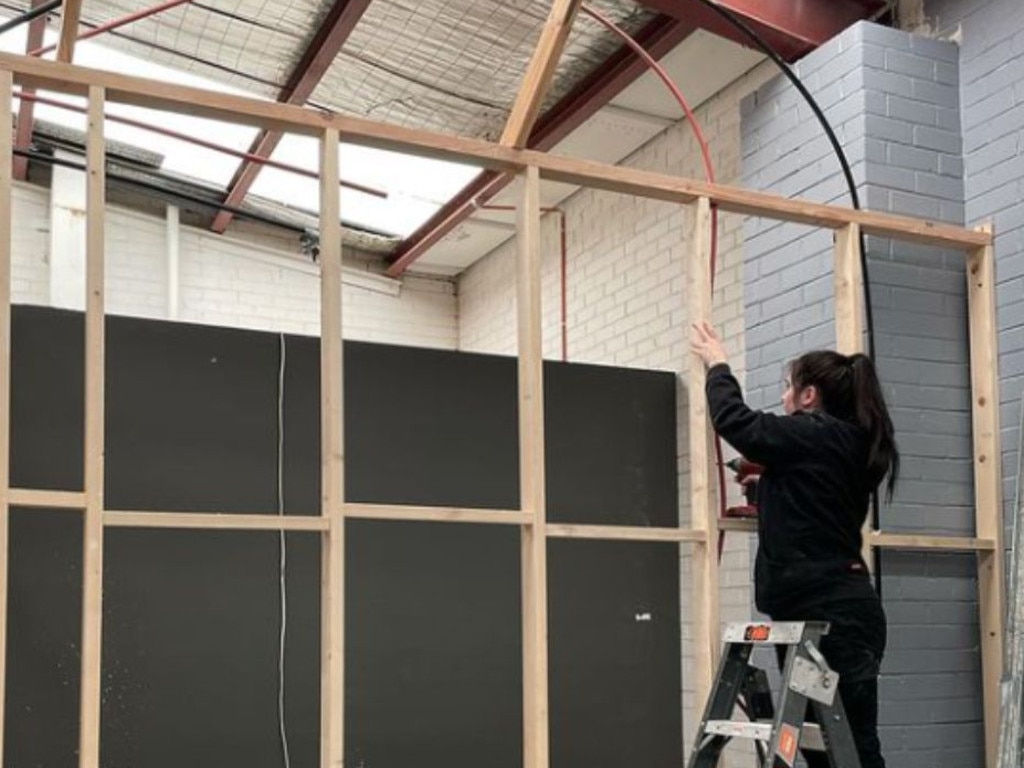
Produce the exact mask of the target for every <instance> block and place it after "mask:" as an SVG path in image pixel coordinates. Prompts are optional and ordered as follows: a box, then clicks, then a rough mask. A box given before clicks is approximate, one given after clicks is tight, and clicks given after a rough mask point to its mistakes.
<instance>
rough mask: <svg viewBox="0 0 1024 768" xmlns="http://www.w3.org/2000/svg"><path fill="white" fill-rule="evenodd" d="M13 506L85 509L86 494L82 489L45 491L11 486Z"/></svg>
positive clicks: (10, 497) (11, 502)
mask: <svg viewBox="0 0 1024 768" xmlns="http://www.w3.org/2000/svg"><path fill="white" fill-rule="evenodd" d="M8 498H9V499H10V504H11V506H12V507H43V508H46V509H77V510H79V511H81V510H83V509H85V494H84V493H83V492H81V491H45V490H36V489H34V488H11V493H10V496H9V497H8Z"/></svg>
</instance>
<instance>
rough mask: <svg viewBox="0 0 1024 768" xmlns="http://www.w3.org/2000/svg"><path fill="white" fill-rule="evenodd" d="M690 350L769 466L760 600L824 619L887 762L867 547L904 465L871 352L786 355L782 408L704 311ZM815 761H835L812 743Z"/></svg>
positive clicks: (865, 758) (727, 434) (712, 402)
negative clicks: (732, 357)
mask: <svg viewBox="0 0 1024 768" xmlns="http://www.w3.org/2000/svg"><path fill="white" fill-rule="evenodd" d="M692 348H693V351H694V352H696V353H697V354H698V355H700V357H701V358H702V359H703V361H704V364H705V366H706V367H707V384H706V389H707V398H708V407H709V410H710V414H711V420H712V422H713V424H714V426H715V431H716V432H718V434H719V435H721V437H722V438H723V439H724V440H725V441H726V442H727V443H729V444H730V445H731V446H732V447H733V448H735V449H736V450H737V451H739V452H740V454H742V455H743V456H744V457H745V458H746V459H749V460H750V461H753V462H756V463H757V464H760V465H762V466H763V467H764V468H765V471H764V473H763V474H762V475H761V479H760V482H759V484H758V489H757V501H758V504H757V506H758V548H757V558H756V561H755V566H754V586H755V598H756V604H757V608H758V610H760V611H762V612H764V613H766V614H768V615H769V616H770V617H771V618H772V619H773V620H774V621H827V622H829V624H830V625H831V628H830V631H829V634H828V635H827V636H826V637H825V638H824V639H823V640H822V644H821V651H822V653H823V654H824V656H825V658H826V659H827V661H828V663H829V666H831V667H832V668H833V669H834V670H835V671H836V672H838V673H839V676H840V678H839V693H840V696H841V697H842V701H843V706H844V707H845V709H846V713H847V718H848V719H849V722H850V728H851V730H852V731H853V737H854V740H855V742H856V744H857V751H858V753H859V755H860V762H861V766H863V768H884V766H885V760H884V759H883V758H882V753H881V747H880V745H879V741H878V673H879V666H880V664H881V661H882V654H883V652H884V650H885V634H886V626H885V613H884V612H883V610H882V605H881V601H880V600H879V599H878V596H877V594H876V593H875V590H874V589H873V588H872V586H871V580H870V575H869V573H868V569H867V565H866V564H865V563H864V560H863V559H862V557H861V529H862V527H863V525H864V521H865V518H866V516H867V510H868V502H869V500H870V497H871V494H872V493H873V492H874V491H875V490H876V489H877V488H878V486H879V485H880V484H881V483H882V481H883V480H884V479H885V478H886V477H888V482H887V491H888V496H889V498H891V497H892V491H893V488H894V486H895V483H896V476H897V474H898V473H899V451H898V450H897V448H896V443H895V440H894V438H893V426H892V420H891V419H890V418H889V413H888V409H887V408H886V405H885V399H884V397H883V395H882V389H881V386H880V385H879V382H878V376H877V374H876V373H875V367H874V364H873V363H872V362H871V359H870V358H868V357H866V356H865V355H850V356H846V355H841V354H839V353H837V352H830V351H817V352H808V353H806V354H804V355H802V356H800V357H798V358H797V359H796V360H794V361H793V362H791V363H790V364H789V366H788V371H787V373H788V375H787V380H786V391H785V393H784V394H783V396H782V405H783V409H784V410H785V413H786V415H785V416H778V415H775V414H771V413H763V412H761V411H755V410H752V409H751V408H749V407H748V406H747V405H746V403H745V402H744V401H743V393H742V391H741V390H740V386H739V383H738V382H737V381H736V379H735V378H734V377H733V375H732V372H731V371H730V369H729V364H728V360H727V357H726V354H725V350H724V349H723V347H722V344H721V341H720V340H719V338H718V334H717V333H716V332H715V329H714V328H713V327H712V326H711V325H710V324H708V323H702V324H700V325H695V326H694V333H693V343H692ZM805 757H807V758H809V760H808V763H809V765H810V766H811V768H817V766H819V765H820V766H827V765H828V761H827V759H826V758H825V756H824V755H823V754H821V753H817V754H807V755H805Z"/></svg>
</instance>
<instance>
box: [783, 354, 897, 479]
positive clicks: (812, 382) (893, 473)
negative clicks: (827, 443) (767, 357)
mask: <svg viewBox="0 0 1024 768" xmlns="http://www.w3.org/2000/svg"><path fill="white" fill-rule="evenodd" d="M790 376H791V377H792V380H793V386H794V387H796V388H797V389H798V390H799V389H803V388H804V387H808V386H814V387H816V388H817V390H818V393H819V395H820V397H821V407H822V409H823V410H824V411H825V412H826V413H829V414H831V415H832V416H835V417H836V418H837V419H843V420H844V421H851V422H854V423H856V424H859V425H860V426H861V427H863V428H864V429H865V430H867V432H868V436H869V446H868V460H867V467H866V469H867V472H868V478H869V480H870V482H871V483H872V487H874V486H877V485H878V484H880V483H881V482H882V480H883V479H885V477H886V475H888V481H887V483H886V495H887V498H889V499H892V493H893V490H894V489H895V487H896V478H897V476H898V475H899V471H900V453H899V450H898V449H897V447H896V438H895V430H894V429H893V426H892V419H891V418H889V409H888V408H887V407H886V405H885V396H884V395H883V394H882V385H881V384H880V383H879V381H878V374H877V373H876V372H875V364H874V363H873V362H871V358H870V357H868V356H867V355H861V354H854V355H850V356H849V357H847V356H846V355H841V354H839V353H838V352H832V351H830V350H819V351H815V352H807V353H806V354H804V355H801V356H800V357H798V358H797V359H796V360H794V361H793V362H792V363H791V364H790Z"/></svg>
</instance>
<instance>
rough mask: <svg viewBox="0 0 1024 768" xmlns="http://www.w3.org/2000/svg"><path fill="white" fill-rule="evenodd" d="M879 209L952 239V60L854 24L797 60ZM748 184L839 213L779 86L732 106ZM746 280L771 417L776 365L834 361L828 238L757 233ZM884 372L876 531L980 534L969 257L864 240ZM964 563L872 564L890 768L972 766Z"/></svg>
mask: <svg viewBox="0 0 1024 768" xmlns="http://www.w3.org/2000/svg"><path fill="white" fill-rule="evenodd" d="M798 74H799V75H800V77H801V79H802V80H803V81H804V82H805V84H806V85H807V87H808V88H809V90H810V91H811V92H812V93H813V94H815V96H816V98H818V99H819V100H820V102H821V104H822V107H823V108H824V109H825V112H826V116H827V117H828V119H829V121H830V123H832V125H833V127H834V128H835V129H836V132H837V134H838V136H839V139H840V141H841V143H842V144H843V146H844V149H845V151H846V153H847V156H848V158H849V161H850V164H851V167H852V170H853V175H854V181H855V183H856V184H857V187H858V191H859V194H860V197H861V203H862V205H863V206H864V207H865V208H869V209H872V210H881V211H890V212H894V213H903V214H910V215H915V216H924V217H928V218H932V219H940V220H944V221H949V222H954V223H962V222H963V221H964V185H963V177H962V173H963V163H962V145H961V138H960V112H959V86H958V74H959V68H958V51H957V49H956V47H955V46H953V45H952V44H949V43H942V42H937V41H933V40H927V39H924V38H918V37H912V36H910V35H908V34H906V33H903V32H899V31H896V30H891V29H886V28H883V27H879V26H877V25H873V24H866V23H864V24H858V25H856V26H855V27H852V28H850V29H849V30H847V31H846V32H844V33H843V34H842V35H840V36H839V37H838V38H837V39H835V40H833V41H831V42H830V43H828V44H827V45H825V46H823V47H822V48H820V49H819V50H817V51H815V52H814V53H813V54H811V55H810V56H808V57H807V58H806V59H804V60H803V61H801V62H800V64H799V68H798ZM742 135H743V168H744V179H743V181H744V184H745V185H746V186H749V187H751V188H754V189H764V190H771V191H774V192H776V193H779V194H783V195H787V196H799V197H803V198H807V199H811V200H816V201H821V202H834V203H837V204H842V205H848V204H849V194H848V192H847V191H846V186H845V184H844V182H843V179H842V176H841V172H840V167H839V164H838V161H837V160H836V159H835V158H834V156H833V155H832V153H831V150H830V148H829V146H828V143H827V141H826V139H825V137H824V134H823V132H822V131H821V129H820V127H819V126H818V124H817V122H816V121H815V120H814V118H813V115H812V114H811V112H810V109H809V108H808V107H807V106H806V105H805V104H803V102H802V101H801V100H800V99H799V96H798V94H797V93H796V91H795V90H794V89H793V88H792V87H791V86H790V85H789V84H788V83H787V82H786V81H785V80H783V79H782V78H777V79H775V80H773V81H771V82H770V83H768V84H766V85H765V86H764V87H763V88H762V89H761V90H759V91H758V92H757V93H755V94H752V95H751V96H750V97H749V98H748V99H747V101H746V102H745V103H744V104H743V105H742ZM745 234H746V247H747V260H746V267H745V270H746V271H745V299H746V303H747V314H746V334H747V336H746V342H747V372H748V373H747V382H746V383H747V390H748V396H749V399H750V400H751V402H752V403H753V404H754V405H756V406H759V407H777V404H778V403H779V398H780V395H781V383H780V382H781V379H782V375H783V368H784V365H785V363H786V361H788V360H790V359H792V358H793V357H795V356H797V355H799V354H800V353H801V352H803V351H806V350H808V349H812V348H821V347H834V343H835V342H834V339H835V325H834V322H833V316H834V302H833V283H832V280H833V244H832V237H831V234H830V233H829V232H826V231H817V230H811V229H809V228H806V227H800V226H795V225H789V224H778V223H776V222H768V221H762V220H757V219H751V220H750V221H749V222H748V224H747V227H746V233H745ZM868 262H869V266H868V275H869V279H870V283H871V290H872V309H873V312H874V322H875V345H876V361H877V364H878V368H879V373H880V375H881V378H882V380H883V385H884V387H885V390H886V396H887V398H888V400H889V404H890V408H891V409H892V413H893V418H894V421H895V422H896V428H897V430H898V432H899V435H898V437H899V442H900V448H901V451H902V454H903V471H902V475H901V482H900V485H899V487H898V489H897V494H896V497H895V498H894V500H893V503H892V504H889V505H883V508H882V515H881V522H882V528H883V529H885V530H890V531H896V530H901V531H912V530H926V531H932V532H945V533H950V534H965V533H970V532H973V511H972V503H971V499H972V477H971V458H970V451H971V443H970V412H969V408H970V394H969V368H968V362H967V361H968V345H967V337H966V298H965V293H964V285H965V277H964V265H963V256H962V255H961V254H959V253H945V252H942V251H940V250H938V249H933V248H926V247H921V246H916V245H907V244H903V243H898V242H892V241H888V240H884V239H879V238H869V240H868ZM974 570H975V566H974V561H973V559H972V558H971V557H969V556H959V555H931V554H911V553H900V552H892V551H887V552H885V553H883V555H882V589H883V597H884V600H885V606H886V612H887V613H888V616H889V623H890V636H889V646H888V652H887V656H886V661H885V665H884V667H883V678H882V685H881V708H880V709H881V711H880V719H881V722H882V738H883V745H884V748H885V751H886V756H887V759H888V760H889V762H890V764H898V765H900V767H901V768H916V766H922V768H923V767H924V766H931V765H933V764H935V763H937V762H940V761H941V762H949V761H950V760H951V759H952V760H953V761H954V762H955V763H956V764H957V765H959V766H972V765H979V766H980V765H981V763H982V759H983V757H982V752H983V744H982V737H983V734H982V727H981V703H980V701H981V698H980V675H979V671H980V662H979V656H978V630H977V603H976V584H975V575H974Z"/></svg>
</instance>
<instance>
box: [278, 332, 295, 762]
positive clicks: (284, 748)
mask: <svg viewBox="0 0 1024 768" xmlns="http://www.w3.org/2000/svg"><path fill="white" fill-rule="evenodd" d="M279 338H280V341H281V344H280V346H281V354H280V364H279V365H278V371H277V514H278V515H282V516H283V515H284V371H285V362H286V359H287V355H286V349H285V339H284V334H283V333H282V334H280V336H279ZM278 536H279V539H278V541H279V552H280V555H279V558H278V562H279V563H280V572H279V583H280V598H281V634H280V638H279V641H278V656H277V724H278V729H279V731H280V733H281V754H282V755H283V757H284V767H285V768H291V765H292V760H291V755H290V754H289V751H288V733H287V731H286V730H285V725H284V645H285V638H286V637H287V635H288V595H287V590H286V582H285V568H286V566H287V565H288V550H287V547H286V546H285V535H284V529H283V528H282V529H281V530H280V531H279V532H278Z"/></svg>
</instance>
